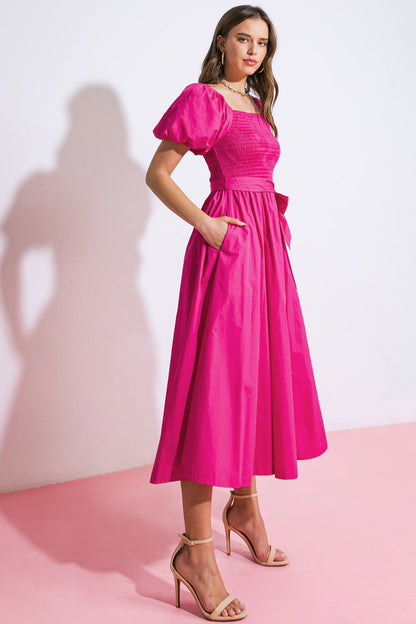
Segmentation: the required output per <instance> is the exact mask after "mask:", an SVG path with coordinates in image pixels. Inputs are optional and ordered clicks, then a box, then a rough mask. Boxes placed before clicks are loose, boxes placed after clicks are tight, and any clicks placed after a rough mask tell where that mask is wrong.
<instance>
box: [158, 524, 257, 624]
mask: <svg viewBox="0 0 416 624" xmlns="http://www.w3.org/2000/svg"><path fill="white" fill-rule="evenodd" d="M179 537H180V538H181V541H180V542H179V544H178V546H177V548H176V550H175V552H174V553H173V555H172V559H171V561H170V569H171V570H172V573H173V577H174V579H175V595H176V606H177V607H180V606H181V597H180V585H181V582H182V583H183V584H184V585H186V587H187V588H188V589H189V591H190V592H191V594H192V595H193V597H194V598H195V601H196V604H197V605H198V607H199V608H200V610H201V613H202V614H203V615H204V616H205V617H206V618H207V619H208V620H211V621H213V622H228V621H233V620H242V619H243V618H245V617H246V615H247V609H243V610H242V611H241V613H238V614H237V615H220V613H221V611H224V609H225V608H226V607H228V605H229V604H230V603H231V602H232V601H233V600H234V596H231V595H230V594H228V596H226V597H225V598H224V600H222V601H221V602H220V604H219V605H217V606H216V607H215V609H214V610H213V611H211V613H208V611H205V609H204V607H203V606H202V604H201V601H200V599H199V596H198V594H197V593H196V591H195V589H194V587H193V586H192V585H191V583H190V582H189V581H187V580H186V578H184V577H183V576H182V574H180V573H179V572H178V570H177V569H176V567H175V557H176V555H177V554H178V552H179V551H180V550H181V548H183V546H184V544H186V545H187V546H196V545H197V544H207V543H208V542H212V537H209V538H208V539H203V540H190V539H189V538H187V537H186V535H185V534H184V533H183V534H182V535H180V536H179Z"/></svg>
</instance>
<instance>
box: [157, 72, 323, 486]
mask: <svg viewBox="0 0 416 624" xmlns="http://www.w3.org/2000/svg"><path fill="white" fill-rule="evenodd" d="M257 103H258V105H259V106H261V104H260V102H259V101H258V100H257ZM153 132H154V135H155V136H156V137H157V138H159V139H168V140H170V141H174V142H175V143H184V144H185V145H186V146H187V147H188V148H189V149H190V150H191V151H192V152H193V153H194V154H202V155H203V157H204V158H205V161H206V163H207V165H208V167H209V169H210V173H211V177H210V183H211V193H210V194H209V196H208V197H207V199H206V200H205V202H204V204H203V206H202V210H203V211H204V212H206V213H207V214H209V215H210V216H212V217H219V216H222V215H228V216H229V217H236V218H237V219H240V220H242V221H244V222H245V224H246V225H244V226H239V225H234V224H228V229H227V231H226V234H225V238H224V241H223V243H222V245H221V248H220V249H219V250H217V249H215V248H214V247H212V246H211V245H209V244H208V243H207V242H206V240H205V239H204V237H203V236H202V235H201V234H200V233H199V232H198V230H196V229H195V228H194V229H193V231H192V233H191V235H190V238H189V241H188V244H187V247H186V250H185V256H184V263H183V270H182V277H181V285H180V291H179V301H178V308H177V315H176V321H175V329H174V334H173V342H172V352H171V361H170V368H169V375H168V382H167V389H166V397H165V405H164V414H163V423H162V430H161V436H160V441H159V446H158V450H157V454H156V459H155V463H154V466H153V470H152V473H151V477H150V481H151V483H164V482H168V481H177V480H191V481H196V482H197V483H203V484H206V485H217V486H223V487H232V488H239V487H245V486H248V485H250V483H251V479H252V476H253V475H274V476H275V477H276V478H280V479H295V478H297V476H298V469H297V460H298V459H309V458H312V457H317V456H318V455H321V454H322V453H323V452H324V451H325V450H326V448H327V439H326V435H325V429H324V423H323V419H322V414H321V410H320V406H319V400H318V395H317V390H316V385H315V380H314V374H313V370H312V364H311V359H310V354H309V348H308V342H307V338H306V332H305V326H304V321H303V317H302V311H301V306H300V302H299V298H298V292H297V286H296V283H295V280H294V277H293V274H292V269H291V266H290V262H289V257H288V252H287V249H286V246H289V244H290V231H289V227H288V224H287V221H286V219H285V216H284V213H285V210H286V206H287V203H288V197H286V196H285V195H282V194H280V193H276V192H275V189H274V184H273V170H274V167H275V165H276V163H277V160H278V158H279V155H280V146H279V143H278V141H277V139H276V138H275V136H274V135H273V133H272V131H271V128H270V125H269V124H268V122H267V121H266V120H265V119H264V117H263V116H262V115H261V114H256V113H247V112H242V111H236V110H233V109H232V108H231V107H230V106H229V105H228V104H227V102H226V100H225V98H224V97H223V96H222V95H221V94H220V93H218V92H217V91H216V90H215V89H213V88H212V87H210V86H209V85H206V84H202V83H194V84H190V85H188V86H187V87H186V88H185V89H184V90H183V91H182V93H181V94H180V95H179V97H178V98H177V99H176V100H175V101H174V102H173V104H172V105H171V106H170V107H169V108H168V110H167V111H166V113H165V114H164V115H163V117H162V119H161V120H160V122H159V123H158V124H157V126H156V127H155V129H154V131H153Z"/></svg>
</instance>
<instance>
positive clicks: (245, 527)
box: [227, 492, 286, 561]
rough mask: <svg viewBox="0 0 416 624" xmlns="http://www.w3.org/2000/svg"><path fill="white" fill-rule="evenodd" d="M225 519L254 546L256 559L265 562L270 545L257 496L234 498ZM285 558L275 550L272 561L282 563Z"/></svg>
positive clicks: (283, 554)
mask: <svg viewBox="0 0 416 624" xmlns="http://www.w3.org/2000/svg"><path fill="white" fill-rule="evenodd" d="M236 493H237V492H236ZM227 517H228V522H229V523H230V525H231V526H232V527H234V528H235V529H238V530H239V531H241V532H242V533H245V535H247V537H248V538H249V540H250V541H251V543H252V544H253V546H254V550H255V551H256V553H257V557H258V558H259V559H261V561H267V558H268V556H269V552H270V545H269V541H268V539H267V533H266V528H265V526H264V521H263V518H262V516H261V514H260V509H259V503H258V499H257V496H253V497H252V498H234V501H233V505H232V507H231V509H229V511H228V514H227ZM285 558H286V555H285V553H284V552H283V551H282V550H279V549H278V548H276V554H275V556H274V561H283V560H284V559H285Z"/></svg>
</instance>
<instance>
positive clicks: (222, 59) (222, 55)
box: [221, 52, 224, 65]
mask: <svg viewBox="0 0 416 624" xmlns="http://www.w3.org/2000/svg"><path fill="white" fill-rule="evenodd" d="M221 65H224V52H223V53H222V54H221Z"/></svg>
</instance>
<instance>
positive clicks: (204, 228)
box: [146, 139, 245, 249]
mask: <svg viewBox="0 0 416 624" xmlns="http://www.w3.org/2000/svg"><path fill="white" fill-rule="evenodd" d="M187 151H188V148H187V146H186V145H183V144H178V143H173V142H172V141H167V140H165V139H164V140H163V141H162V142H161V144H160V145H159V147H158V149H157V150H156V152H155V155H154V156H153V159H152V161H151V163H150V165H149V168H148V170H147V173H146V184H147V186H148V187H149V188H150V189H151V190H152V191H153V193H154V194H155V195H156V196H157V197H159V199H160V200H161V201H162V202H163V203H164V204H165V206H167V207H168V208H169V209H170V210H172V212H174V213H175V214H177V215H178V216H179V217H181V218H182V219H184V220H185V221H186V222H187V223H190V224H191V225H192V226H193V227H194V228H195V229H197V230H198V232H200V234H202V236H203V237H204V238H205V240H206V241H207V243H208V244H209V245H211V246H212V247H215V249H219V248H220V247H221V244H222V241H223V240H224V237H225V234H226V232H227V228H228V225H226V224H227V223H235V224H236V225H245V223H244V222H243V221H240V220H239V219H235V218H234V217H227V216H223V217H210V216H209V215H207V214H206V213H205V212H204V211H203V210H201V209H200V208H198V206H196V205H195V204H194V203H193V202H191V200H190V199H189V197H187V196H186V195H185V193H184V192H183V191H182V190H181V189H180V188H179V186H178V185H177V184H176V183H175V182H174V181H173V180H172V178H171V175H172V172H173V171H174V170H175V168H176V167H177V166H178V164H179V162H180V161H181V159H182V158H183V156H184V155H185V154H186V152H187Z"/></svg>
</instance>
